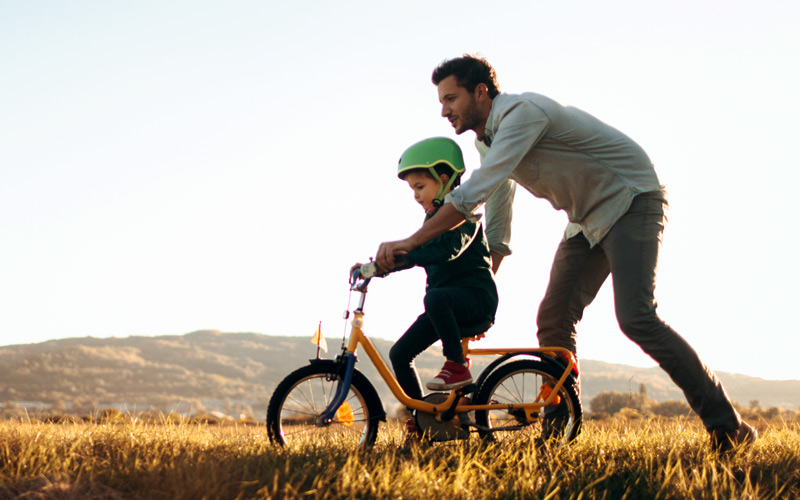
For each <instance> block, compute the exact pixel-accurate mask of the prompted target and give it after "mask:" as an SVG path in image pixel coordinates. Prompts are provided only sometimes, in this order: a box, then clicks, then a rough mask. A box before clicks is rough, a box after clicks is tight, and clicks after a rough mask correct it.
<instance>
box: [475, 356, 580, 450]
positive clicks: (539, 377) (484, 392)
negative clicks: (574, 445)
mask: <svg viewBox="0 0 800 500" xmlns="http://www.w3.org/2000/svg"><path fill="white" fill-rule="evenodd" d="M562 374H563V371H561V370H559V369H557V368H555V367H553V366H551V365H550V364H547V363H545V362H543V361H540V360H535V359H523V360H517V361H512V362H509V363H506V364H504V365H501V366H500V367H499V368H497V370H495V371H494V372H493V373H492V374H491V375H489V377H488V378H487V379H486V382H484V383H483V384H482V385H481V387H480V388H479V390H478V395H477V397H476V401H475V402H476V404H519V403H534V402H537V401H538V402H542V401H544V400H545V398H546V397H547V396H546V394H547V391H548V389H547V388H548V387H549V388H553V387H554V386H555V384H556V382H557V381H558V380H559V379H560V378H561V375H562ZM557 401H558V404H557V405H555V404H554V405H551V406H547V407H545V408H546V410H545V412H544V413H545V415H546V416H544V417H543V416H542V411H541V410H540V411H539V412H537V413H536V414H534V415H531V416H528V415H526V413H525V410H509V409H507V408H500V409H496V410H480V411H476V412H475V421H476V423H477V424H478V425H479V426H481V427H483V429H484V430H482V431H480V433H481V435H482V436H483V437H485V438H489V439H494V440H497V441H507V440H511V439H514V438H523V439H528V440H529V439H534V440H536V441H537V442H550V443H553V444H556V445H562V444H566V443H568V442H570V441H572V440H573V439H575V437H576V436H577V435H578V432H579V431H580V425H581V420H582V418H583V411H582V409H581V405H580V400H579V398H578V393H577V391H576V390H575V387H574V386H573V385H572V384H571V383H570V382H569V380H568V381H566V382H565V383H564V385H563V386H562V387H561V389H560V390H559V392H558V395H557Z"/></svg>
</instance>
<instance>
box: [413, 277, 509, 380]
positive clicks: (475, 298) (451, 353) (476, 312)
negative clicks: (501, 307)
mask: <svg viewBox="0 0 800 500" xmlns="http://www.w3.org/2000/svg"><path fill="white" fill-rule="evenodd" d="M496 308H497V302H495V301H494V300H490V299H489V296H488V295H487V294H486V293H484V292H483V290H480V289H475V288H455V287H453V288H433V289H430V290H428V293H427V294H426V295H425V313H426V314H427V315H428V317H429V318H430V319H431V322H432V323H433V326H434V328H435V329H436V333H437V334H438V335H439V338H441V339H442V352H443V354H444V355H445V357H446V358H447V361H446V362H445V364H444V366H443V367H442V370H441V371H440V372H439V374H438V375H437V376H436V377H434V378H433V380H431V381H429V382H428V383H427V384H425V386H426V387H427V388H428V389H430V390H433V391H447V390H451V389H459V388H461V387H464V386H466V385H468V384H471V383H472V374H471V373H470V372H469V366H468V365H467V363H466V360H465V359H464V351H463V349H462V347H461V330H460V328H459V327H458V324H459V323H475V322H478V321H481V320H483V319H485V318H486V317H487V316H488V315H489V314H493V313H494V311H495V310H496Z"/></svg>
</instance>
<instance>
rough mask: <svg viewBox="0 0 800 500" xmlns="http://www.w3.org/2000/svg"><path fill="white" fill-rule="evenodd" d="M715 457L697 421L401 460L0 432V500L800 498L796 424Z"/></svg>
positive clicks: (244, 440) (386, 440)
mask: <svg viewBox="0 0 800 500" xmlns="http://www.w3.org/2000/svg"><path fill="white" fill-rule="evenodd" d="M759 430H760V431H761V434H762V438H761V439H760V440H759V441H758V443H757V444H756V445H755V446H754V447H752V448H751V449H750V450H748V451H746V452H737V453H735V454H733V455H731V456H729V457H724V458H720V457H717V456H716V455H714V454H713V453H712V452H711V450H710V448H709V447H708V440H707V437H706V435H705V432H704V431H703V430H702V429H701V428H700V427H699V426H698V424H697V423H696V421H694V420H690V421H686V420H665V421H646V420H642V421H637V422H621V421H611V422H605V423H595V422H591V423H588V424H586V427H585V429H584V432H583V434H582V435H581V437H580V438H579V439H578V441H577V442H575V443H574V444H573V445H571V446H569V447H567V448H565V449H561V450H547V449H544V450H542V449H537V448H535V447H533V446H531V445H530V444H528V443H518V444H514V445H505V446H496V445H492V444H485V443H481V442H479V441H478V440H477V439H473V440H470V441H467V442H456V443H448V444H439V445H433V446H424V447H420V448H418V449H413V450H412V451H410V452H406V453H398V446H399V444H400V441H401V438H402V433H401V432H400V429H399V427H397V426H387V425H383V426H382V428H381V432H380V434H379V437H378V440H379V442H378V444H377V445H376V447H375V449H374V450H372V451H369V452H365V453H355V452H353V451H352V450H348V449H343V448H339V447H327V448H324V447H321V446H314V445H308V446H303V447H298V448H296V449H283V448H279V447H276V446H274V445H272V444H270V443H269V442H268V440H267V438H266V432H265V428H264V427H263V426H231V427H219V426H210V425H196V424H191V425H190V424H169V423H163V424H152V423H142V422H137V421H133V422H124V423H108V424H101V425H97V424H86V423H70V424H53V423H12V422H5V423H0V499H6V498H26V499H63V500H67V499H79V498H80V499H118V498H143V499H144V498H147V499H201V498H208V499H237V498H304V499H306V498H308V499H315V498H318V499H335V498H365V499H366V498H397V499H399V498H412V499H413V498H419V499H431V498H447V499H499V498H509V499H510V498H540V499H545V498H547V499H562V498H563V499H567V498H572V499H602V498H607V499H619V498H632V499H638V498H647V499H651V498H652V499H655V498H665V499H666V498H669V499H671V498H692V499H706V498H708V499H712V498H714V499H716V498H752V499H772V498H776V499H777V498H781V499H783V498H800V475H799V474H800V473H798V470H799V469H800V426H798V424H796V423H791V424H787V423H773V424H764V423H762V424H761V425H760V429H759Z"/></svg>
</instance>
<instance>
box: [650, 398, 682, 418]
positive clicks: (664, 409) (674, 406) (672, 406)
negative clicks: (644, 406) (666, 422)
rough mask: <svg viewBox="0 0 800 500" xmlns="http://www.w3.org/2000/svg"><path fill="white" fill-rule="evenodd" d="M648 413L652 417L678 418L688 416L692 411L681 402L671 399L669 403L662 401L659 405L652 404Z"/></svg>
mask: <svg viewBox="0 0 800 500" xmlns="http://www.w3.org/2000/svg"><path fill="white" fill-rule="evenodd" d="M650 411H651V412H653V415H658V416H660V417H680V416H682V415H688V414H689V413H690V412H691V411H692V409H691V408H690V407H689V405H688V404H686V403H685V402H683V401H677V400H674V399H671V400H669V401H662V402H660V403H653V404H652V405H650Z"/></svg>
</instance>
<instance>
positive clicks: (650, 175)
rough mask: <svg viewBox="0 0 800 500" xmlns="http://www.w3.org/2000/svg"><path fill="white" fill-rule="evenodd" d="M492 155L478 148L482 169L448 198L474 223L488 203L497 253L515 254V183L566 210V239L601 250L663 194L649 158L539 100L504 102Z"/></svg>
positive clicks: (498, 103)
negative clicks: (631, 213) (651, 195)
mask: <svg viewBox="0 0 800 500" xmlns="http://www.w3.org/2000/svg"><path fill="white" fill-rule="evenodd" d="M486 136H487V138H488V141H489V142H490V147H488V148H486V147H484V145H483V144H482V143H480V142H478V141H476V144H477V145H478V150H479V151H480V152H481V166H480V168H478V169H476V170H474V171H473V172H472V174H471V175H470V176H469V178H468V179H466V180H465V181H464V182H463V183H462V184H461V186H459V187H457V188H456V189H454V190H453V191H452V192H451V193H450V194H448V195H447V197H446V198H445V202H448V203H452V204H453V206H454V207H455V209H456V210H458V211H459V212H461V213H462V214H464V216H465V217H467V218H468V219H470V220H475V215H474V214H475V211H476V210H477V209H478V208H480V207H481V206H482V205H483V204H484V203H486V234H487V237H488V238H489V246H490V248H491V249H492V250H493V251H495V252H498V253H500V254H501V255H508V254H510V253H511V249H510V248H509V246H508V245H509V241H510V238H511V219H512V205H513V199H514V192H515V188H514V183H515V182H516V183H518V184H520V185H521V186H522V187H524V188H525V189H527V190H528V191H529V192H531V193H532V194H533V195H534V196H537V197H539V198H544V199H546V200H548V201H549V202H550V203H551V204H552V205H553V208H555V209H556V210H564V211H565V212H566V213H567V216H568V218H569V221H570V225H568V226H567V230H566V232H565V237H568V238H569V237H572V236H574V235H575V234H577V233H578V232H583V234H584V235H585V236H586V238H587V239H588V240H589V243H590V244H591V245H592V246H594V245H596V244H597V243H598V242H599V241H600V240H602V239H603V237H604V236H605V235H606V234H607V233H608V231H609V230H610V229H611V227H612V226H613V225H614V224H615V223H616V222H617V220H619V218H620V217H622V215H623V214H624V213H625V212H626V211H627V210H628V208H629V207H630V204H631V201H632V200H633V198H634V197H635V196H636V195H638V194H640V193H646V192H650V191H655V190H658V189H662V186H661V183H660V182H659V180H658V176H657V175H656V172H655V169H654V168H653V164H652V162H651V161H650V158H648V156H647V153H645V152H644V150H643V149H642V148H641V147H640V146H639V145H638V144H636V143H635V142H634V141H633V140H632V139H630V138H629V137H628V136H626V135H625V134H623V133H622V132H620V131H618V130H617V129H615V128H613V127H611V126H609V125H607V124H605V123H603V122H601V121H600V120H598V119H597V118H595V117H593V116H592V115H590V114H588V113H586V112H584V111H581V110H580V109H577V108H574V107H569V106H562V105H560V104H558V103H557V102H555V101H553V100H552V99H549V98H547V97H545V96H543V95H539V94H534V93H525V94H500V95H498V96H497V97H495V98H494V99H493V101H492V109H491V111H490V113H489V117H488V119H487V121H486Z"/></svg>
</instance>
